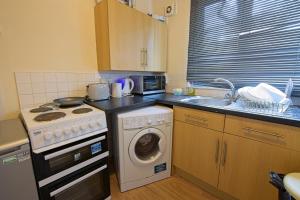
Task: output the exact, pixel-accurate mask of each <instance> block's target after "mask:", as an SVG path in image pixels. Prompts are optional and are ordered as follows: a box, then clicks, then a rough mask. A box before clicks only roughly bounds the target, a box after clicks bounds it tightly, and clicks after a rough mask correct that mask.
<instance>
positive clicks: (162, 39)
mask: <svg viewBox="0 0 300 200" xmlns="http://www.w3.org/2000/svg"><path fill="white" fill-rule="evenodd" d="M95 24H96V43H97V59H98V66H99V70H101V71H107V70H122V71H162V72H163V71H165V70H166V56H167V45H166V42H167V29H166V24H165V23H164V22H160V21H157V20H155V19H152V18H151V17H149V16H147V15H145V14H143V13H142V12H139V11H137V10H135V9H133V8H130V7H128V6H127V5H124V4H121V3H120V2H118V1H117V0H103V1H101V2H100V3H98V4H97V5H96V7H95Z"/></svg>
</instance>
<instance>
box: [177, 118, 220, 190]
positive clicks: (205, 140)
mask: <svg viewBox="0 0 300 200" xmlns="http://www.w3.org/2000/svg"><path fill="white" fill-rule="evenodd" d="M173 138H174V140H173V165H175V166H176V167H178V168H180V169H181V170H184V171H186V172H187V173H189V174H191V175H193V176H195V177H196V178H199V179H201V180H203V181H205V182H207V183H209V184H210V185H212V186H215V187H217V184H218V176H219V160H220V159H219V158H220V150H221V142H222V133H221V132H218V131H213V130H210V129H205V128H201V127H197V126H194V125H190V124H186V123H183V122H180V121H175V123H174V136H173Z"/></svg>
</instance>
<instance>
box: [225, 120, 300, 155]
mask: <svg viewBox="0 0 300 200" xmlns="http://www.w3.org/2000/svg"><path fill="white" fill-rule="evenodd" d="M224 132H226V133H230V134H234V135H239V136H242V137H247V138H251V139H254V140H258V141H262V142H266V143H269V144H272V145H278V146H281V147H285V148H289V149H294V150H298V151H300V128H298V127H292V126H286V125H281V124H275V123H270V122H264V121H259V120H254V119H247V118H242V117H236V116H230V115H226V120H225V128H224Z"/></svg>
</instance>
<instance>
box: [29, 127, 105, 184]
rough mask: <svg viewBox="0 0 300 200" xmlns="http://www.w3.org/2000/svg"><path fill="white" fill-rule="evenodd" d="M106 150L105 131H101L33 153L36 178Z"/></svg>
mask: <svg viewBox="0 0 300 200" xmlns="http://www.w3.org/2000/svg"><path fill="white" fill-rule="evenodd" d="M107 151H108V147H107V139H106V133H102V134H99V135H96V136H93V137H90V138H86V139H84V140H80V141H77V142H74V143H71V144H68V145H65V146H62V147H59V148H56V149H52V150H49V151H46V152H43V153H40V154H33V156H32V157H33V164H34V169H35V176H36V179H37V180H38V181H40V180H43V179H45V178H47V177H49V176H52V175H54V174H57V173H59V172H61V171H64V170H66V169H68V168H71V167H73V166H75V165H78V164H80V163H84V162H87V161H88V160H91V159H92V158H94V157H97V156H99V155H101V154H103V153H104V152H107Z"/></svg>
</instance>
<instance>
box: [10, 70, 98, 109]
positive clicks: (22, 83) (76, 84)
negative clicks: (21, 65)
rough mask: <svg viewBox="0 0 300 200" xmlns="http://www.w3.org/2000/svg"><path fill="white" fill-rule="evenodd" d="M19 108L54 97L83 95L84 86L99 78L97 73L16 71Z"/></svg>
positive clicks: (36, 104)
mask: <svg viewBox="0 0 300 200" xmlns="http://www.w3.org/2000/svg"><path fill="white" fill-rule="evenodd" d="M15 78H16V83H17V89H18V96H19V103H20V107H21V109H24V108H29V107H33V106H39V105H41V104H44V103H48V102H51V101H53V99H56V98H63V97H68V96H85V95H86V86H87V85H88V84H90V83H96V82H99V80H100V74H99V73H96V72H95V73H73V72H16V73H15Z"/></svg>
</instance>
